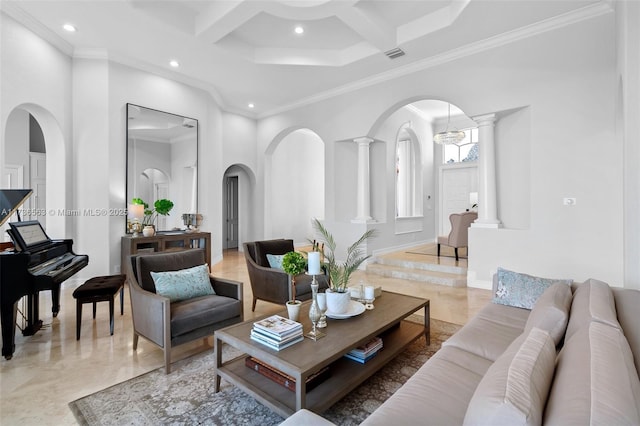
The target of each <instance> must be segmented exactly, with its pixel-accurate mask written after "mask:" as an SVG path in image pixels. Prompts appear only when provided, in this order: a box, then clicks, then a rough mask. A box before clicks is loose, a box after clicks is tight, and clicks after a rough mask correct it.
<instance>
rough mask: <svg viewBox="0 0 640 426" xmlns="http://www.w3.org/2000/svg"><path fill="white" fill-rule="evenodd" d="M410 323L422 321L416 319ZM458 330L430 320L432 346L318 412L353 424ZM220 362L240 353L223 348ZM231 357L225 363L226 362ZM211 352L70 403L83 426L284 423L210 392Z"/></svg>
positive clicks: (420, 345)
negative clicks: (170, 370) (168, 369)
mask: <svg viewBox="0 0 640 426" xmlns="http://www.w3.org/2000/svg"><path fill="white" fill-rule="evenodd" d="M410 320H414V321H416V322H422V321H423V317H420V316H417V315H414V316H412V317H410ZM459 328H460V326H458V325H455V324H451V323H447V322H444V321H438V320H435V319H432V320H431V345H429V346H428V347H426V346H425V341H424V338H422V337H421V338H420V339H418V340H416V341H415V342H413V343H412V344H411V345H409V346H408V347H407V349H406V350H405V351H403V352H402V353H401V354H400V355H398V357H396V358H395V359H394V360H392V361H390V362H389V363H388V364H387V365H386V366H385V367H384V368H382V369H381V370H380V371H379V372H378V373H377V374H375V375H374V376H373V377H371V378H370V379H368V380H366V381H365V382H363V383H362V384H361V385H360V386H359V387H357V388H356V389H354V390H353V391H352V392H351V393H350V394H349V395H348V396H346V397H345V398H343V399H342V400H341V401H339V402H338V403H337V404H335V405H334V406H332V407H331V408H329V409H328V410H327V411H325V412H324V413H322V416H323V417H325V418H326V419H328V420H330V421H332V422H334V423H336V424H339V425H357V424H359V423H361V422H362V421H363V420H364V419H366V418H367V416H369V414H371V412H373V410H375V409H376V408H377V407H378V406H379V405H380V404H382V403H383V402H384V401H385V400H386V399H387V398H389V396H391V395H392V394H393V393H394V392H395V391H396V390H397V389H398V388H399V387H400V386H402V384H403V383H404V382H406V381H407V379H409V377H411V376H412V375H413V374H414V373H415V372H416V371H417V370H418V368H420V367H421V366H422V365H423V364H424V363H425V362H426V361H427V360H428V359H429V358H430V357H431V356H432V355H433V354H434V353H435V352H436V351H437V350H438V349H440V346H441V344H442V342H443V341H445V340H446V339H447V338H449V337H450V336H451V335H452V334H453V333H455V332H456V331H457V330H458V329H459ZM223 351H224V352H223V359H228V358H227V357H230V358H231V357H235V356H237V355H238V353H237V352H236V350H235V349H233V348H230V347H228V346H226V347H225V348H224V349H223ZM230 358H229V359H230ZM213 364H214V354H213V350H208V351H205V352H202V353H200V354H197V355H194V356H192V357H189V358H186V359H184V360H181V361H178V362H176V363H175V364H173V366H172V372H171V374H169V375H166V374H165V373H164V369H162V368H159V369H157V370H154V371H151V372H149V373H146V374H143V375H141V376H139V377H135V378H133V379H130V380H127V381H125V382H123V383H119V384H117V385H114V386H111V387H109V388H107V389H104V390H102V391H99V392H96V393H94V394H91V395H88V396H85V397H83V398H80V399H78V400H76V401H73V402H70V403H69V407H70V408H71V410H72V411H73V413H74V415H75V417H76V420H77V421H78V423H79V424H81V425H256V426H258V425H259V426H264V425H277V424H279V423H281V422H282V421H283V420H284V419H283V418H282V417H280V416H279V415H277V414H275V413H273V412H272V411H271V410H269V409H268V408H267V407H265V406H263V405H262V404H260V403H259V402H257V401H256V400H255V399H253V398H252V397H250V396H248V395H247V394H245V393H244V392H242V391H241V390H239V389H238V388H236V387H235V386H233V385H231V384H229V383H228V382H226V381H224V380H223V381H222V386H221V389H220V392H219V393H217V394H216V393H214V392H213V390H214V372H213V368H212V367H213Z"/></svg>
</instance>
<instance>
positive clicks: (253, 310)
mask: <svg viewBox="0 0 640 426" xmlns="http://www.w3.org/2000/svg"><path fill="white" fill-rule="evenodd" d="M257 301H258V299H256V298H255V297H254V298H253V306H251V312H255V311H256V302H257Z"/></svg>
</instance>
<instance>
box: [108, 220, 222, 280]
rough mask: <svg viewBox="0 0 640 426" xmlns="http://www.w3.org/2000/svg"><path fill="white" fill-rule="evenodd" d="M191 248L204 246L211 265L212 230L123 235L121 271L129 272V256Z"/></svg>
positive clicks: (206, 258) (205, 254)
mask: <svg viewBox="0 0 640 426" xmlns="http://www.w3.org/2000/svg"><path fill="white" fill-rule="evenodd" d="M190 248H203V249H204V256H205V260H206V261H207V263H208V264H209V266H211V233H210V232H178V231H175V232H165V233H163V232H160V233H158V234H156V235H154V236H153V237H144V236H139V237H134V236H132V235H126V236H124V237H122V246H121V249H120V271H121V273H123V274H125V273H126V272H127V266H126V265H127V261H128V258H129V256H131V255H133V254H140V253H156V252H167V251H172V250H173V251H175V250H187V249H190Z"/></svg>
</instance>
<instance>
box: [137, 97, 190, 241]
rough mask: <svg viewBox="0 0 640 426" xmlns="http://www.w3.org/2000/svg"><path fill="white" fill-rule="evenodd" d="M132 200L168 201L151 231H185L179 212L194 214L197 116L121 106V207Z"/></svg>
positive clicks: (148, 201) (150, 202)
mask: <svg viewBox="0 0 640 426" xmlns="http://www.w3.org/2000/svg"><path fill="white" fill-rule="evenodd" d="M133 198H141V199H142V200H144V201H145V202H146V203H147V204H149V206H150V208H153V204H154V203H155V201H156V200H160V199H168V200H171V201H172V202H173V203H174V206H173V209H172V210H171V211H170V212H169V215H168V216H162V215H158V216H157V218H156V220H155V223H154V224H155V226H156V231H158V232H162V231H176V230H181V229H185V222H184V220H183V215H185V214H196V213H197V212H198V120H195V119H193V118H189V117H183V116H181V115H176V114H171V113H168V112H163V111H158V110H154V109H150V108H145V107H142V106H139V105H134V104H127V194H126V200H127V207H128V206H129V204H131V201H132V199H133ZM130 221H131V219H130V218H127V228H126V229H127V232H131V227H130V226H129V225H130Z"/></svg>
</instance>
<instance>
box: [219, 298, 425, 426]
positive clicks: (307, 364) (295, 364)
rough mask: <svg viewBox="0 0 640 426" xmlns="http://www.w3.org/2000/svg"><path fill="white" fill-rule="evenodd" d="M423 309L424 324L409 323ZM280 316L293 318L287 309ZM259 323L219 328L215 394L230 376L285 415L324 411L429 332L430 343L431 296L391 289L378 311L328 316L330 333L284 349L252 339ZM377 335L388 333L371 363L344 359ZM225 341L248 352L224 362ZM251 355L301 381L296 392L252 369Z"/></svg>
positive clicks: (304, 314)
mask: <svg viewBox="0 0 640 426" xmlns="http://www.w3.org/2000/svg"><path fill="white" fill-rule="evenodd" d="M309 306H310V302H306V303H304V304H303V306H302V309H301V311H300V322H302V324H303V327H304V331H305V333H306V332H308V331H309V330H310V329H311V322H310V321H309ZM420 309H424V324H419V323H414V322H409V321H403V320H404V319H405V318H407V317H408V316H409V315H411V314H412V313H414V312H416V311H418V310H420ZM278 314H279V315H282V316H284V317H286V316H287V314H286V311H284V310H283V311H282V312H279V313H278ZM255 321H256V320H251V321H245V322H243V323H241V324H236V325H232V326H230V327H226V328H224V329H221V330H217V331H216V332H215V334H214V351H215V359H216V361H215V369H216V379H215V382H216V383H215V392H218V391H219V390H220V379H221V378H224V379H225V380H227V381H229V382H230V383H232V384H234V385H235V386H237V387H239V388H240V389H242V390H244V391H245V392H247V393H248V394H249V395H251V396H253V397H254V398H256V399H257V400H258V401H260V402H261V403H262V404H264V405H266V406H267V407H269V408H270V409H272V410H273V411H275V412H276V413H278V414H279V415H281V416H283V417H288V416H290V415H291V414H293V413H294V412H296V411H298V410H300V409H302V408H307V409H309V410H312V411H315V412H317V413H321V412H323V411H324V410H326V409H327V408H329V407H330V406H331V405H333V404H335V403H336V402H337V401H339V400H340V399H342V398H343V397H344V396H345V395H347V394H348V393H349V392H350V391H352V390H353V389H354V388H356V387H357V386H358V385H359V384H360V383H362V382H363V381H364V380H366V379H367V378H369V377H370V376H372V375H373V374H374V373H375V372H376V371H378V370H379V369H380V368H382V367H383V366H384V365H385V364H386V363H387V362H389V361H390V360H392V359H393V358H394V357H395V356H396V355H398V354H399V353H400V352H401V351H402V350H403V349H404V348H405V347H406V346H407V345H409V344H410V343H411V342H413V341H414V340H416V339H417V338H419V337H420V336H421V335H424V336H425V338H426V343H427V345H429V343H430V335H429V300H427V299H421V298H418V297H413V296H406V295H402V294H398V293H391V292H387V291H383V292H382V296H381V297H379V298H378V299H376V300H375V309H373V310H370V311H365V312H364V313H362V314H360V315H358V316H355V317H352V318H348V319H342V320H333V319H327V322H328V326H327V328H325V329H323V330H324V331H325V332H326V333H327V336H326V337H323V338H321V339H319V340H318V341H313V340H311V339H307V338H305V339H304V341H302V342H300V343H296V344H295V345H293V346H290V347H288V348H286V349H283V350H281V351H276V350H273V349H270V348H268V347H266V346H264V345H262V344H260V343H257V342H254V341H253V340H251V339H250V337H249V336H250V332H251V329H252V327H253V323H254V322H255ZM375 336H380V337H382V340H383V342H384V347H383V349H382V350H381V351H380V352H379V353H378V354H377V355H376V356H375V357H373V358H372V359H371V360H369V361H368V362H367V363H365V364H359V363H358V362H356V361H352V360H349V359H346V358H344V357H343V355H344V354H345V353H347V352H349V351H350V350H351V349H353V348H355V347H357V346H360V345H362V344H364V343H366V342H368V341H369V340H371V338H373V337H375ZM223 342H224V343H226V344H228V345H230V346H232V347H234V348H236V349H238V350H240V351H241V352H243V353H244V355H242V356H240V357H238V358H235V359H232V360H229V361H225V362H223V361H222V343H223ZM247 356H252V357H254V358H258V359H259V360H262V361H263V362H265V363H267V364H269V365H271V366H272V367H274V368H276V369H278V370H280V371H282V372H283V373H285V374H287V375H289V376H291V377H293V378H294V379H295V382H296V391H295V393H294V392H292V391H290V390H288V389H286V388H285V387H284V386H281V385H279V384H277V383H275V382H274V381H272V380H270V379H268V378H266V377H264V376H263V375H261V374H260V373H258V372H256V371H253V370H252V369H250V368H248V367H246V366H245V358H246V357H247ZM327 365H328V366H329V368H330V376H329V378H327V379H326V380H325V381H323V382H322V383H320V384H318V385H317V386H316V387H314V388H313V389H312V390H310V391H309V392H307V391H306V386H305V382H306V379H307V378H308V377H309V376H310V375H311V374H313V373H315V372H317V371H319V370H321V369H322V368H324V367H325V366H327Z"/></svg>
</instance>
